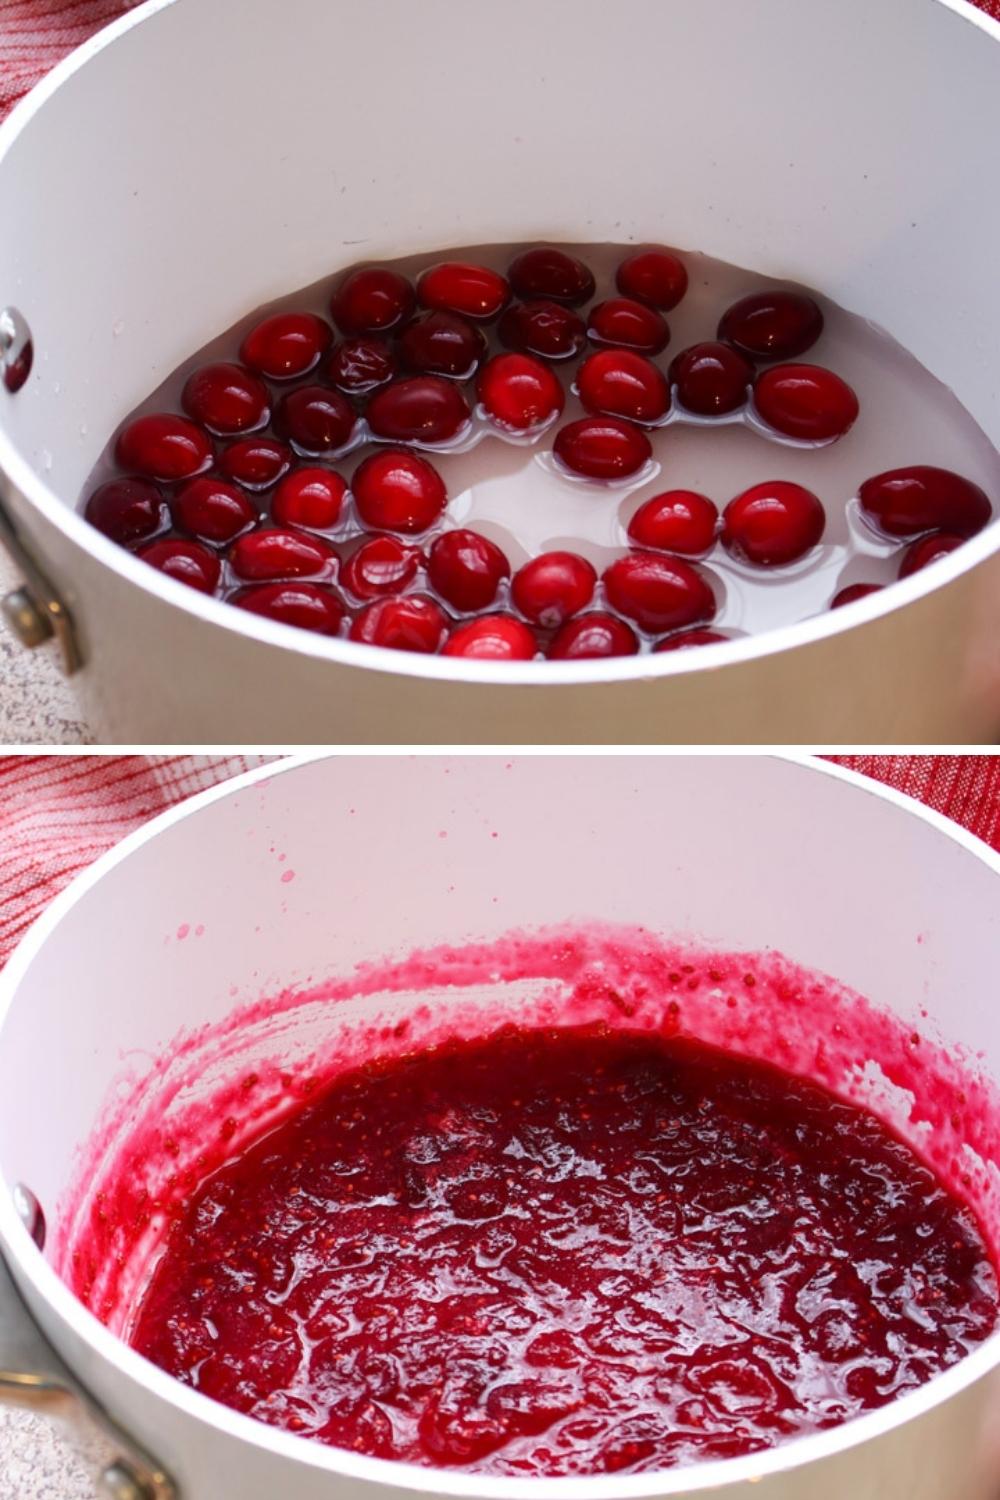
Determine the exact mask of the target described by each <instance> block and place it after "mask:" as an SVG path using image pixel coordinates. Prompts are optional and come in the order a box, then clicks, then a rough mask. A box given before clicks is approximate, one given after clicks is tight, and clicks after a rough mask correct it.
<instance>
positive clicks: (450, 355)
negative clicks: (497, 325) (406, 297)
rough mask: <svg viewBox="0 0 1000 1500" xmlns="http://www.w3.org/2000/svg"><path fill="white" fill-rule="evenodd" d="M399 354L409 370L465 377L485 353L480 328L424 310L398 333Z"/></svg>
mask: <svg viewBox="0 0 1000 1500" xmlns="http://www.w3.org/2000/svg"><path fill="white" fill-rule="evenodd" d="M399 353H400V357H401V358H402V361H403V363H404V365H406V367H407V369H409V370H417V371H418V372H419V373H420V374H422V375H448V376H450V377H451V378H452V379H455V380H467V379H468V377H469V376H470V375H474V374H475V372H476V367H477V366H478V364H479V361H480V360H481V359H482V357H483V355H484V354H485V353H486V339H485V337H484V335H483V332H482V329H480V328H476V327H475V325H474V324H472V323H470V322H469V321H468V319H467V318H460V317H458V316H457V314H455V313H451V312H432V313H427V314H426V315H425V316H424V317H422V318H417V319H416V321H415V322H413V323H411V324H410V326H409V327H408V328H404V330H403V332H402V333H401V334H400V336H399Z"/></svg>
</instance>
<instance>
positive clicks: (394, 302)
mask: <svg viewBox="0 0 1000 1500" xmlns="http://www.w3.org/2000/svg"><path fill="white" fill-rule="evenodd" d="M416 304H417V299H416V294H415V293H414V290H413V288H412V286H411V285H410V283H409V282H408V281H407V279H406V277H405V276H400V275H399V273H398V272H397V271H387V270H385V269H384V268H382V267H379V266H373V267H371V268H370V269H368V270H364V271H351V272H350V273H349V274H348V275H347V276H345V277H344V279H343V281H341V283H340V285H339V286H338V287H337V290H336V291H335V292H334V294H333V298H332V300H331V302H330V311H331V312H332V313H333V321H334V322H335V323H336V325H337V327H338V328H339V329H340V331H341V333H342V334H344V335H345V336H346V337H347V338H354V337H355V336H356V335H357V334H359V333H387V332H388V330H389V329H390V328H398V327H399V326H400V324H401V323H405V322H406V321H407V319H408V318H410V317H411V316H412V314H413V309H414V308H415V307H416Z"/></svg>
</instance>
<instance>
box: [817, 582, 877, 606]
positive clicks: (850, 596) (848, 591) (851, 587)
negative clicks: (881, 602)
mask: <svg viewBox="0 0 1000 1500" xmlns="http://www.w3.org/2000/svg"><path fill="white" fill-rule="evenodd" d="M883 587H884V585H883V584H881V583H849V584H848V585H847V587H846V588H843V589H841V590H840V591H839V593H836V594H834V596H833V598H832V599H831V600H830V608H831V609H840V607H841V605H843V604H853V603H854V601H855V599H867V598H868V595H869V594H880V593H881V592H882V589H883Z"/></svg>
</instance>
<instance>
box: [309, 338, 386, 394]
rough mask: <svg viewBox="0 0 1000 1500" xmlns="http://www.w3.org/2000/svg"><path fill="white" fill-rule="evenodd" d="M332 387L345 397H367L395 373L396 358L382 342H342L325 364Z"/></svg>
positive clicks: (370, 339) (379, 340) (360, 340)
mask: <svg viewBox="0 0 1000 1500" xmlns="http://www.w3.org/2000/svg"><path fill="white" fill-rule="evenodd" d="M326 373H327V376H328V378H329V380H330V384H331V385H335V386H336V387H337V390H338V391H342V392H343V393H344V395H345V396H366V395H367V394H368V392H369V391H374V390H376V389H377V387H378V386H380V385H386V384H387V383H388V382H389V381H390V380H391V379H392V377H393V376H394V375H395V373H396V356H395V354H393V352H392V349H391V348H390V347H389V345H388V344H387V343H386V342H385V340H384V339H372V338H369V339H365V338H358V339H345V340H344V342H343V343H342V344H338V345H337V347H336V349H334V351H333V353H332V354H331V355H330V358H329V360H328V362H327V366H326Z"/></svg>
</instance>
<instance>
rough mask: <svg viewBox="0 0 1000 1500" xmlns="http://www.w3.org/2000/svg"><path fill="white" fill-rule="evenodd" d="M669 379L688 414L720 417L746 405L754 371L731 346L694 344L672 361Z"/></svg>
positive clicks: (747, 361)
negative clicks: (689, 412)
mask: <svg viewBox="0 0 1000 1500" xmlns="http://www.w3.org/2000/svg"><path fill="white" fill-rule="evenodd" d="M670 379H671V382H672V383H673V384H674V385H675V386H676V387H677V399H678V401H679V402H680V404H681V405H682V406H683V407H684V408H685V409H686V410H687V411H692V412H694V413H695V415H696V416H699V417H720V416H722V415H723V414H724V413H725V412H727V411H737V410H738V409H739V407H741V406H743V405H745V404H746V401H747V397H748V395H749V392H750V387H751V386H752V385H753V379H754V369H753V365H751V364H750V362H749V360H746V359H744V358H743V355H742V354H740V353H739V351H738V350H736V349H733V348H731V347H730V346H729V344H717V343H706V344H692V345H691V347H690V349H685V350H683V351H682V353H680V354H678V355H675V357H674V358H673V360H671V363H670Z"/></svg>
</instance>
